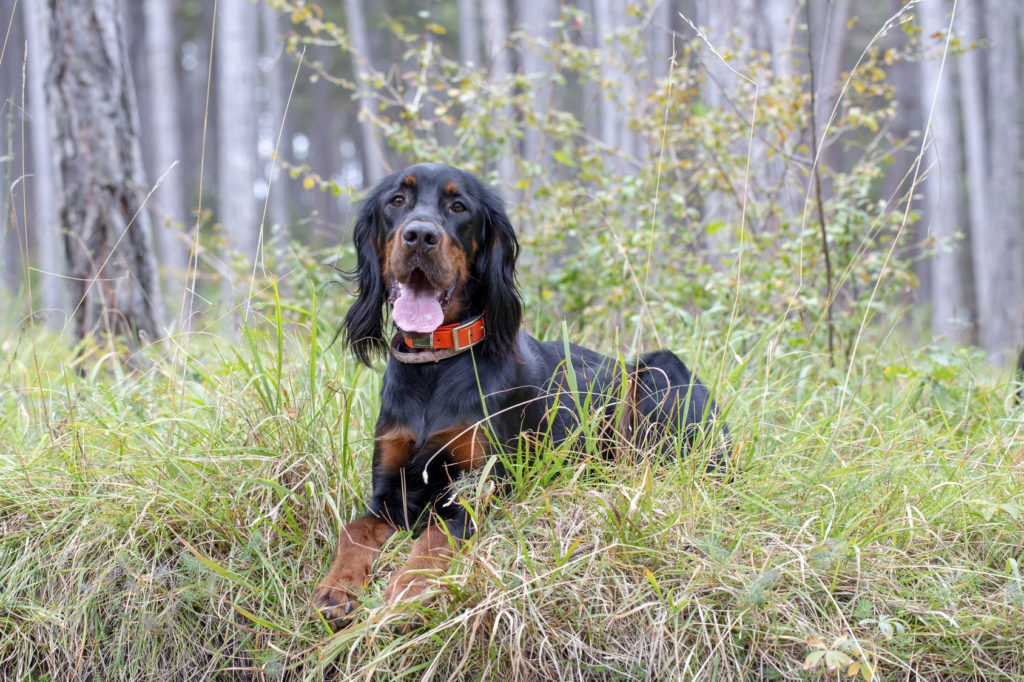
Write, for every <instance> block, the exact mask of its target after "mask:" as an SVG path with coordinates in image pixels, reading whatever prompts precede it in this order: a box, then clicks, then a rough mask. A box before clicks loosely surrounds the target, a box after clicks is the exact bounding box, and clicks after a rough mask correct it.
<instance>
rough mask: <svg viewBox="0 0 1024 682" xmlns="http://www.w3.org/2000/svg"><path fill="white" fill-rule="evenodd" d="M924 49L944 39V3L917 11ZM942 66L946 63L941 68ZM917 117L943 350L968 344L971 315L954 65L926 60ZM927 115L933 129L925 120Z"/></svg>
mask: <svg viewBox="0 0 1024 682" xmlns="http://www.w3.org/2000/svg"><path fill="white" fill-rule="evenodd" d="M917 11H918V18H919V20H920V22H921V30H922V35H923V36H924V37H925V41H926V43H925V44H926V45H928V46H930V47H937V45H936V42H937V41H934V40H932V39H930V36H934V35H936V34H941V35H943V36H945V35H947V34H948V32H949V30H950V25H949V7H947V3H945V2H943V0H929V2H922V3H921V4H919V5H918V6H917ZM943 61H944V62H945V63H943ZM920 66H921V81H920V82H921V113H922V115H923V117H924V120H923V121H922V122H921V126H922V128H923V129H925V134H926V147H925V150H924V154H925V156H924V159H923V160H922V166H923V167H924V168H926V169H927V171H926V172H927V175H926V177H925V187H924V189H925V211H924V213H925V215H924V224H925V227H926V229H927V230H928V236H929V237H930V238H931V240H932V241H933V242H934V243H935V245H936V252H935V256H934V258H933V259H932V264H931V265H932V267H931V281H932V285H931V303H932V333H933V334H935V336H938V337H941V338H944V339H945V342H946V344H947V345H953V346H958V345H963V344H965V343H968V342H969V341H970V337H971V334H970V329H971V311H970V308H969V304H968V297H967V290H966V286H967V283H968V282H969V281H970V276H969V275H970V271H969V268H967V267H966V261H965V258H964V255H965V254H964V252H963V250H962V243H961V242H960V241H959V240H958V239H957V238H956V233H957V231H958V229H959V226H960V224H961V216H962V215H963V210H962V207H961V203H960V187H959V185H960V182H959V181H960V177H961V170H960V169H961V163H960V138H959V127H958V120H957V108H956V100H955V97H954V93H953V60H952V59H950V58H947V59H945V60H943V59H942V55H941V54H938V55H927V56H926V57H925V58H924V59H922V61H921V65H920ZM929 114H931V125H930V127H926V126H928V116H929Z"/></svg>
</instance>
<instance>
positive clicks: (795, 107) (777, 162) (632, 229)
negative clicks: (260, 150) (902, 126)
mask: <svg viewBox="0 0 1024 682" xmlns="http://www.w3.org/2000/svg"><path fill="white" fill-rule="evenodd" d="M282 5H283V7H284V8H286V9H288V10H289V11H290V12H291V15H292V19H293V21H294V22H295V25H296V27H297V29H298V30H297V32H296V33H295V34H294V35H293V36H292V38H291V41H290V45H291V48H292V49H293V50H294V49H298V47H299V46H300V45H301V44H303V43H304V42H306V41H316V42H323V41H325V40H328V41H334V43H335V44H336V45H337V46H338V47H339V48H341V49H349V43H348V41H347V38H346V36H345V33H344V31H343V30H342V28H341V27H340V26H338V25H337V24H333V23H330V22H328V21H325V20H324V19H323V18H322V17H321V16H320V13H319V11H314V10H312V9H311V7H312V6H311V5H306V4H292V3H282ZM416 22H419V23H418V25H417V24H416ZM437 22H438V18H436V17H435V16H434V15H433V14H431V13H429V12H426V11H424V12H420V13H419V14H418V15H416V17H415V18H414V19H410V20H407V21H397V20H396V21H391V22H389V23H388V24H387V26H386V28H387V29H388V30H389V31H390V32H391V34H392V37H393V38H394V39H395V40H398V41H399V42H400V43H401V44H403V45H405V46H406V50H405V53H404V54H403V57H402V62H401V64H400V65H399V66H398V67H397V68H391V69H388V70H386V71H373V70H371V72H370V75H369V76H368V77H367V79H366V82H364V83H361V84H358V86H357V84H353V83H347V82H346V81H345V79H344V78H342V77H339V76H337V75H334V74H328V73H322V74H321V75H322V76H323V77H326V78H330V79H331V80H332V81H333V82H337V83H341V84H343V85H344V86H346V87H351V88H353V89H354V88H356V87H361V88H363V89H364V90H365V92H367V93H368V94H369V95H370V96H371V98H372V99H373V104H372V106H371V107H370V108H369V110H366V111H362V112H361V116H363V117H367V118H369V119H370V120H372V121H373V123H374V125H375V126H376V127H377V129H378V130H380V131H381V133H382V135H383V137H384V138H385V139H386V140H387V141H388V144H390V145H391V147H392V148H393V150H394V151H395V152H397V153H398V154H399V156H400V157H401V158H403V159H405V160H407V161H409V162H414V161H440V162H444V163H449V164H453V165H458V166H461V167H464V168H466V169H468V170H470V171H473V172H477V173H480V174H482V175H484V176H485V177H486V178H487V179H488V180H489V181H490V182H491V184H493V185H499V184H501V183H502V182H504V183H505V184H504V185H502V186H503V187H504V188H505V190H506V196H507V197H508V198H509V200H510V209H511V212H512V213H513V215H514V218H515V222H516V223H517V224H518V225H519V229H520V238H521V241H522V242H523V246H524V249H523V253H524V256H523V265H524V267H523V268H522V270H521V273H522V274H521V283H522V285H523V289H524V293H525V295H526V299H527V302H528V306H527V307H528V310H529V311H530V315H531V319H529V323H530V325H531V326H532V327H533V328H535V329H538V330H553V328H554V326H555V325H557V324H558V323H559V321H560V320H569V321H570V322H571V323H572V325H573V327H574V328H576V329H577V330H582V332H583V333H584V335H594V336H600V337H606V336H607V333H608V330H609V329H613V330H616V331H617V333H619V334H622V335H623V336H626V337H627V338H628V337H630V336H631V335H632V334H635V333H636V330H637V329H639V328H642V327H644V326H645V325H646V327H647V329H649V330H653V333H654V335H655V336H658V335H661V334H664V333H665V332H666V331H667V330H668V329H672V328H676V327H678V326H679V325H683V326H686V327H692V326H693V324H694V320H693V317H692V316H693V315H695V314H698V313H699V314H701V315H703V316H705V317H706V318H708V319H707V323H706V325H705V326H706V329H723V328H728V327H729V323H728V321H729V320H730V319H735V318H737V317H738V318H741V319H743V320H745V321H748V322H749V324H750V328H752V329H758V330H761V331H759V332H758V334H757V337H760V336H761V333H762V332H763V331H764V330H767V329H774V330H776V334H777V336H778V343H781V344H783V345H784V346H786V347H802V348H810V349H813V350H821V349H822V348H824V347H825V339H826V336H827V330H826V326H825V324H824V320H825V311H826V308H827V307H828V306H831V307H832V308H833V313H834V316H835V317H836V324H837V326H838V328H839V332H840V337H841V340H842V343H843V346H844V348H845V354H846V355H849V354H850V353H851V351H852V346H853V344H854V343H855V340H856V339H857V338H859V335H860V334H861V333H863V331H864V329H865V327H866V326H867V325H866V324H865V322H866V321H869V320H871V319H879V318H881V319H891V318H895V317H897V313H898V312H899V310H900V306H901V305H902V304H903V302H904V301H906V300H907V298H906V297H907V293H908V292H909V291H910V290H911V289H912V288H913V287H914V286H915V284H916V282H915V280H914V276H913V272H912V264H913V258H911V257H909V254H911V253H912V248H911V245H910V244H909V241H910V234H909V231H908V229H907V228H908V226H909V225H910V224H911V223H912V221H913V220H914V218H915V216H914V214H913V213H911V212H909V211H908V209H907V205H906V201H907V199H908V196H906V195H907V194H908V193H907V192H906V190H899V193H898V194H897V195H896V196H893V197H882V196H880V190H881V179H882V178H883V177H884V175H885V170H886V168H887V166H888V165H889V164H891V162H892V159H893V156H894V154H895V152H896V151H897V150H898V149H899V147H900V145H901V144H902V142H901V141H899V140H894V139H892V137H891V135H890V134H889V133H888V132H887V131H888V124H889V123H890V122H891V121H892V120H893V118H894V115H895V99H894V97H893V89H892V86H891V85H890V84H889V82H888V80H887V78H888V70H889V69H890V68H891V67H892V65H893V64H894V63H895V62H897V61H899V60H901V59H903V58H904V57H903V54H902V53H900V52H898V51H896V50H894V49H887V50H882V49H879V48H877V47H870V48H869V49H868V50H867V51H866V52H865V53H864V54H863V55H862V57H861V60H860V61H859V63H858V66H857V68H856V69H855V70H854V71H853V72H852V73H851V74H849V78H848V79H847V80H846V81H845V83H844V84H825V86H819V89H820V90H821V91H822V92H821V93H819V98H820V97H822V93H826V92H832V91H833V89H834V88H835V89H836V90H838V87H839V85H844V87H843V96H842V98H841V99H840V100H839V104H838V106H837V107H836V111H835V115H834V117H833V118H832V119H831V120H830V121H829V125H828V126H827V129H826V127H825V121H819V122H818V128H819V130H820V129H826V134H825V135H824V136H823V139H822V140H821V141H820V143H819V144H818V145H816V146H815V145H812V144H811V140H810V139H809V136H810V120H809V88H810V84H809V76H808V75H807V73H806V70H805V69H790V70H788V71H791V72H784V73H774V72H773V71H772V61H771V57H770V56H769V55H765V54H763V53H760V52H758V51H755V50H750V49H747V48H745V47H743V46H742V44H740V45H738V46H737V47H735V49H734V50H732V51H728V52H727V53H726V58H727V59H728V60H729V61H728V68H730V69H734V70H736V71H737V72H739V73H741V74H742V75H743V76H742V77H731V78H729V79H727V81H725V82H723V83H716V82H711V81H710V80H709V77H708V68H707V62H708V60H709V59H715V58H713V57H711V56H710V55H709V54H708V51H707V50H706V49H704V48H703V46H702V45H701V44H700V43H699V42H691V43H684V44H680V46H679V56H678V58H677V60H676V62H675V63H674V65H672V67H671V68H667V67H665V68H662V67H661V66H659V65H657V64H651V63H649V62H647V61H646V60H644V59H642V58H641V56H642V55H643V54H645V50H646V47H647V46H646V45H645V44H644V42H643V35H642V32H641V30H640V28H639V24H638V25H637V26H634V27H626V28H623V29H622V30H620V31H619V32H618V33H616V34H615V38H614V41H615V47H616V48H617V50H618V51H619V54H626V55H631V56H632V58H635V60H636V61H635V66H634V69H635V72H631V73H630V74H629V78H630V81H631V83H635V84H636V85H635V87H633V88H627V89H625V92H624V93H623V94H621V95H619V94H617V93H618V92H619V91H620V90H623V87H622V83H616V82H610V81H609V76H608V74H609V73H612V72H613V68H612V67H613V66H614V64H613V60H615V59H617V58H620V57H618V56H617V54H616V52H614V51H613V50H611V49H609V46H605V45H600V46H596V47H590V46H587V45H585V44H583V43H582V42H581V40H580V38H579V33H578V30H577V29H578V28H579V27H580V26H583V25H586V24H587V22H589V18H588V17H587V16H586V15H585V14H583V13H581V12H580V11H579V10H577V9H574V8H569V7H567V8H565V9H564V10H563V14H562V16H561V17H560V18H559V20H558V21H557V22H556V23H555V24H554V25H553V30H554V32H555V38H554V39H552V40H550V41H546V40H542V39H541V38H539V37H537V36H530V35H523V34H516V35H514V36H513V37H512V42H513V43H514V45H515V46H516V47H517V48H518V49H519V50H521V51H524V52H526V51H529V52H534V53H536V54H538V55H539V56H540V57H542V58H543V60H544V61H545V63H548V64H550V65H551V69H552V73H551V74H550V75H547V74H514V75H511V76H509V77H508V78H507V79H503V80H495V79H493V78H491V77H490V76H489V75H488V73H487V72H486V71H485V70H484V69H481V68H476V67H472V66H465V65H463V64H461V63H460V62H458V61H457V60H455V59H453V58H452V56H451V48H450V47H449V46H448V45H447V44H446V42H445V40H444V39H443V35H444V33H445V31H444V29H443V27H442V26H441V25H440V24H438V23H437ZM718 47H719V48H722V46H718ZM723 49H724V48H723ZM787 57H789V58H793V59H795V60H797V61H801V60H803V59H804V55H802V54H799V53H796V54H793V55H788V56H784V57H783V58H787ZM594 85H597V86H600V87H601V88H602V92H604V93H611V95H610V96H612V97H615V98H616V106H617V107H618V108H619V113H620V115H621V116H622V120H623V123H624V125H625V126H626V127H627V128H628V130H629V132H630V133H631V135H633V136H634V137H635V138H636V139H637V140H638V146H637V149H636V150H627V151H623V150H619V149H615V148H609V147H608V146H607V145H605V144H603V143H602V142H600V141H599V140H596V139H595V138H594V136H593V134H592V133H591V132H590V127H592V124H593V116H592V114H588V113H587V112H585V111H581V109H580V107H579V102H580V101H581V100H582V99H583V96H584V93H585V92H587V88H592V87H593V86H594ZM549 87H550V93H549V94H548V90H547V88H549ZM720 87H721V88H722V89H721V90H719V88H720ZM542 94H543V95H544V96H545V99H544V100H542V101H541V100H538V98H539V97H540V96H541V95H542ZM606 96H609V95H606ZM527 137H530V139H531V140H533V144H534V145H535V148H531V152H532V156H530V157H529V158H527V157H526V156H524V153H525V152H524V151H523V150H525V149H527V147H526V145H525V139H526V138H527ZM818 147H820V148H825V149H827V150H830V151H829V152H828V154H827V155H826V156H825V157H822V158H834V159H836V163H835V164H833V165H832V166H821V163H820V161H821V160H819V166H820V167H821V171H822V174H823V177H824V182H825V184H826V186H827V190H826V200H825V205H824V214H825V226H826V232H827V235H828V243H829V249H830V252H831V257H832V261H833V268H834V271H835V273H836V274H835V279H836V281H835V282H834V283H833V285H832V298H831V300H830V299H829V297H828V295H827V292H828V283H827V282H826V281H825V269H824V266H823V257H824V256H823V253H822V244H821V239H820V226H819V225H818V217H817V213H816V211H815V210H812V204H811V203H810V198H811V197H812V196H813V195H812V193H811V191H810V189H809V188H810V187H811V168H812V164H813V162H814V159H813V158H812V150H813V149H815V148H818ZM840 154H841V157H840ZM500 160H505V161H508V160H511V161H513V162H514V176H513V177H511V178H499V177H498V167H499V161H500ZM310 183H311V184H313V183H314V180H312V179H311V180H310ZM509 183H510V184H509ZM332 191H336V189H332ZM734 333H735V334H738V335H739V336H740V337H741V339H740V340H741V342H742V345H743V347H748V346H749V345H750V343H752V342H753V340H752V339H749V338H747V337H746V336H745V335H746V325H744V326H743V328H739V329H736V330H734Z"/></svg>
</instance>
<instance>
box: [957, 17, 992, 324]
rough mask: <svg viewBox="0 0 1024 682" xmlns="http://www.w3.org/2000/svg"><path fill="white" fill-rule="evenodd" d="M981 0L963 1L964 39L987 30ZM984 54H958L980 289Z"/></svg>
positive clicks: (984, 219)
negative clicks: (979, 247)
mask: <svg viewBox="0 0 1024 682" xmlns="http://www.w3.org/2000/svg"><path fill="white" fill-rule="evenodd" d="M982 10H983V7H982V3H981V0H973V1H970V2H967V3H965V4H964V5H961V8H960V12H961V17H962V18H961V19H958V20H957V21H958V24H959V25H960V32H961V33H962V35H963V37H964V42H965V43H967V44H968V45H969V44H970V43H971V41H974V40H977V39H979V38H981V36H982V35H983V33H984V26H983V22H982V19H981V16H982ZM983 60H984V56H983V53H982V52H981V51H980V50H979V49H973V50H968V51H967V52H965V53H964V54H963V55H961V56H959V57H958V58H957V72H958V75H959V81H958V82H959V85H960V98H959V103H960V114H961V118H962V120H963V139H964V143H963V150H964V167H965V168H966V178H965V181H966V182H965V183H964V184H965V185H966V190H967V191H966V192H965V194H966V198H967V216H968V226H969V230H968V235H969V239H970V242H971V248H970V255H971V260H970V264H971V266H972V279H971V281H972V283H974V288H975V290H977V287H978V286H979V285H978V283H977V282H978V280H979V279H980V277H981V276H982V273H980V272H978V271H977V270H976V269H977V268H978V267H980V266H981V265H982V261H981V259H980V254H977V253H975V246H974V242H975V240H977V239H979V238H984V234H983V226H985V225H987V224H988V196H987V194H988V188H987V184H988V180H987V178H988V136H987V130H988V124H987V122H986V116H985V95H984V87H983V85H984V83H985V73H984V61H983ZM978 302H979V301H978V296H977V295H975V296H974V300H973V301H972V302H971V303H972V309H973V312H974V315H973V321H974V323H975V328H974V330H973V331H974V333H975V335H977V334H978V332H979V330H978V325H979V324H980V320H979V311H978V309H977V306H978Z"/></svg>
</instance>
